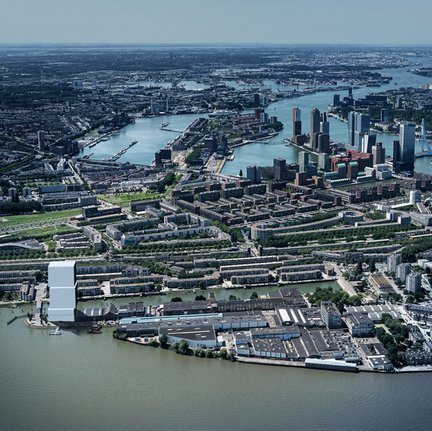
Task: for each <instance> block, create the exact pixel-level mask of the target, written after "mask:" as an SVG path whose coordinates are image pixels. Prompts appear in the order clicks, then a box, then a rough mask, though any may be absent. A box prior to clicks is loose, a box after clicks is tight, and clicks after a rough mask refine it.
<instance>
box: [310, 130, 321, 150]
mask: <svg viewBox="0 0 432 431" xmlns="http://www.w3.org/2000/svg"><path fill="white" fill-rule="evenodd" d="M321 136H322V133H321V132H317V133H315V135H313V139H312V140H311V146H312V148H313V149H314V150H315V151H318V144H319V141H320V137H321Z"/></svg>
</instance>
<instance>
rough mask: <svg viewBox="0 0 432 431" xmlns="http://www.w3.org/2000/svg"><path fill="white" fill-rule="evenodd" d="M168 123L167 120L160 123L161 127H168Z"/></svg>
mask: <svg viewBox="0 0 432 431" xmlns="http://www.w3.org/2000/svg"><path fill="white" fill-rule="evenodd" d="M170 124H171V123H170V121H167V122H166V123H162V124H161V129H163V128H164V127H168V126H169V125H170Z"/></svg>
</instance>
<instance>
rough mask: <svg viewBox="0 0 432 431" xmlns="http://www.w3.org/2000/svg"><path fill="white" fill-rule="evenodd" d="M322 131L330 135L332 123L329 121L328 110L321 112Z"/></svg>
mask: <svg viewBox="0 0 432 431" xmlns="http://www.w3.org/2000/svg"><path fill="white" fill-rule="evenodd" d="M320 132H321V133H323V134H325V135H329V136H330V123H329V122H328V121H327V112H323V113H322V114H321V121H320Z"/></svg>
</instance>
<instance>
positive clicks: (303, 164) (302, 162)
mask: <svg viewBox="0 0 432 431" xmlns="http://www.w3.org/2000/svg"><path fill="white" fill-rule="evenodd" d="M298 164H299V172H300V173H303V172H306V170H307V167H308V165H309V153H308V152H307V151H300V152H299V155H298Z"/></svg>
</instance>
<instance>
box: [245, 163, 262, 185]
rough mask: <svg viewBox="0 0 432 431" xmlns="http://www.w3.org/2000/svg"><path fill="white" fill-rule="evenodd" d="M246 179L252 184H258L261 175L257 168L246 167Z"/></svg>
mask: <svg viewBox="0 0 432 431" xmlns="http://www.w3.org/2000/svg"><path fill="white" fill-rule="evenodd" d="M246 177H247V179H248V180H249V181H251V182H252V183H254V184H256V183H260V182H261V173H260V170H259V168H258V166H255V165H253V166H248V167H247V168H246Z"/></svg>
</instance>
